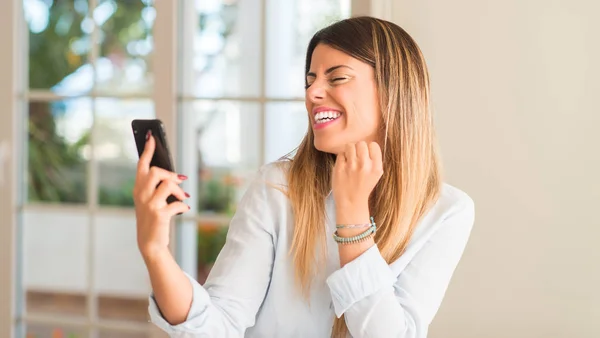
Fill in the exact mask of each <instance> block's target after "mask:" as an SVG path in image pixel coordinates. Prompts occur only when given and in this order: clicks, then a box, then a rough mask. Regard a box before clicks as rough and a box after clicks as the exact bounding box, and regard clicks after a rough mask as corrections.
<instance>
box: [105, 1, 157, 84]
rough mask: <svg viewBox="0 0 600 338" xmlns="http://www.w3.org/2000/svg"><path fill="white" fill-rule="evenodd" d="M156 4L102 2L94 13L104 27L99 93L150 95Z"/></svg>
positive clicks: (145, 2)
mask: <svg viewBox="0 0 600 338" xmlns="http://www.w3.org/2000/svg"><path fill="white" fill-rule="evenodd" d="M152 2H153V1H152V0H130V1H116V0H101V1H100V2H99V3H98V6H97V7H96V8H95V9H94V20H95V21H96V24H97V25H98V26H99V27H100V32H99V33H100V34H99V39H100V57H99V58H98V61H97V63H96V67H97V90H98V91H99V92H101V93H115V92H118V93H150V92H151V91H152V83H153V80H152V64H151V55H152V51H153V49H154V43H153V39H152V26H153V25H154V18H155V17H156V11H155V9H154V7H152Z"/></svg>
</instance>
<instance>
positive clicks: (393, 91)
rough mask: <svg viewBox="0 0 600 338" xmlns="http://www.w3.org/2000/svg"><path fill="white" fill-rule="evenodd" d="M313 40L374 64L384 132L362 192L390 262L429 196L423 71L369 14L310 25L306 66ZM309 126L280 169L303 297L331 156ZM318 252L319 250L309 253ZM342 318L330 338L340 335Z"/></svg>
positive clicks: (433, 147) (433, 155) (317, 242)
mask: <svg viewBox="0 0 600 338" xmlns="http://www.w3.org/2000/svg"><path fill="white" fill-rule="evenodd" d="M318 44H326V45H328V46H330V47H333V48H336V49H338V50H340V51H342V52H344V53H346V54H348V55H350V56H352V57H354V58H356V59H359V60H361V61H363V62H365V63H367V64H369V65H371V66H372V67H373V68H374V70H375V80H376V83H377V88H378V95H379V104H380V107H381V109H382V119H383V121H381V122H382V123H381V125H382V130H381V132H382V133H383V136H384V145H383V166H384V174H383V177H382V178H381V180H380V181H379V183H378V184H377V186H376V187H375V189H374V190H373V192H372V194H371V196H370V198H369V208H370V209H369V210H370V211H371V215H372V216H373V217H374V218H375V221H376V222H377V224H378V229H377V234H376V236H375V242H376V243H377V245H378V247H379V250H380V251H381V254H382V256H383V257H384V259H385V260H386V261H387V262H388V263H391V262H393V261H395V260H397V259H398V258H399V257H400V256H401V255H402V253H403V252H404V250H405V248H406V246H407V243H408V241H409V240H410V238H411V236H412V233H413V231H414V229H415V226H416V225H417V223H418V222H419V220H420V219H421V218H422V217H423V215H424V214H425V213H426V212H427V211H428V210H429V208H430V207H431V206H432V204H433V203H434V202H435V201H436V200H437V198H438V196H439V192H440V189H441V181H442V179H441V168H440V161H439V158H438V149H437V142H436V137H435V132H434V128H433V121H432V114H431V111H430V103H429V75H428V71H427V66H426V64H425V60H424V58H423V55H422V53H421V51H420V49H419V47H418V46H417V44H416V43H415V41H414V40H413V39H412V38H411V37H410V36H409V35H408V34H407V33H406V32H405V31H404V30H403V29H402V28H400V27H398V26H397V25H395V24H393V23H391V22H387V21H384V20H380V19H376V18H371V17H356V18H351V19H346V20H342V21H339V22H336V23H334V24H332V25H331V26H328V27H326V28H324V29H322V30H320V31H319V32H317V33H316V34H315V35H314V37H313V38H312V40H311V41H310V43H309V46H308V50H307V53H306V73H308V71H309V68H310V62H311V58H312V53H313V51H314V50H315V48H316V47H317V45H318ZM313 139H314V135H313V132H312V129H311V128H310V127H309V129H308V132H307V134H306V136H305V137H304V139H303V141H302V143H301V144H300V146H299V148H298V149H297V152H296V154H295V156H294V157H293V158H290V159H289V161H290V162H291V164H290V166H289V170H288V174H287V175H288V184H289V185H288V191H287V194H288V197H289V199H290V202H291V205H292V210H293V211H294V221H295V228H294V236H293V244H292V248H291V254H292V255H293V260H294V264H295V272H296V280H297V283H298V286H299V290H300V291H301V292H302V294H303V295H304V297H306V298H307V299H308V297H309V294H310V284H311V282H312V279H313V277H314V276H315V275H316V274H317V273H318V272H319V270H320V269H322V267H323V263H324V262H325V257H324V256H325V253H326V252H327V251H326V250H325V247H326V238H325V217H326V214H325V199H326V197H327V195H328V194H329V192H330V190H331V173H332V169H333V165H334V163H335V156H334V155H332V154H328V153H324V152H321V151H319V150H317V149H316V148H315V147H314V145H313ZM317 253H320V254H317ZM347 330H348V329H347V327H346V323H345V321H344V318H343V317H342V318H340V319H337V318H336V319H335V322H334V325H333V331H332V337H345V335H346V333H347Z"/></svg>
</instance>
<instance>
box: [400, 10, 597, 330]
mask: <svg viewBox="0 0 600 338" xmlns="http://www.w3.org/2000/svg"><path fill="white" fill-rule="evenodd" d="M393 13H394V17H393V20H394V21H395V22H396V23H398V24H399V25H400V26H402V27H403V28H405V29H406V30H407V31H408V32H409V34H411V35H412V36H413V37H414V38H415V39H416V40H417V43H419V45H420V47H421V48H422V50H423V52H424V54H425V57H426V59H427V60H428V64H429V69H430V72H431V78H432V88H433V101H434V108H435V116H436V119H437V120H436V123H437V127H438V131H439V136H440V139H441V145H442V150H443V157H444V161H445V166H446V169H447V178H448V181H449V182H450V183H452V184H454V185H456V186H458V187H460V188H462V189H463V190H465V191H467V192H468V193H469V194H470V195H471V196H472V197H473V198H474V200H475V203H476V212H477V215H476V224H475V228H474V231H473V233H472V237H471V241H470V244H469V246H468V248H467V250H466V252H465V255H464V258H463V260H462V263H461V264H460V266H459V268H458V269H457V271H456V274H455V278H454V280H453V282H452V284H451V286H450V289H449V290H448V293H447V296H446V299H445V302H444V304H443V306H442V308H441V310H440V312H439V314H438V317H437V318H436V320H435V321H434V324H433V325H432V327H431V334H430V337H433V338H435V337H443V338H454V337H456V338H471V337H473V338H482V337H490V338H506V337H511V338H519V337H523V338H525V337H526V338H535V337H540V338H541V337H552V338H557V337H564V338H584V337H585V338H588V337H589V338H593V337H595V338H597V337H600V218H599V217H598V209H599V208H600V149H599V148H600V133H599V132H598V131H597V129H598V128H599V127H600V104H599V103H598V95H599V94H600V66H599V63H598V61H599V60H600V2H598V1H592V0H589V1H583V0H581V1H566V0H563V1H552V0H529V1H523V0H505V1H495V0H457V1H442V0H420V1H409V0H394V9H393Z"/></svg>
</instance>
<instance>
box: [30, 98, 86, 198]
mask: <svg viewBox="0 0 600 338" xmlns="http://www.w3.org/2000/svg"><path fill="white" fill-rule="evenodd" d="M92 122H93V118H92V104H91V100H90V99H87V98H81V99H70V100H64V101H56V102H30V103H29V120H28V172H27V175H28V176H27V183H28V200H29V201H30V202H40V201H41V202H54V203H59V202H65V203H83V202H85V201H86V200H87V196H86V193H87V188H86V165H87V162H88V160H89V156H90V143H89V137H90V130H91V126H92Z"/></svg>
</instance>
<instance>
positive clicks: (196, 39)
mask: <svg viewBox="0 0 600 338" xmlns="http://www.w3.org/2000/svg"><path fill="white" fill-rule="evenodd" d="M181 3H182V6H186V7H185V8H184V9H183V11H182V13H183V30H182V34H183V39H182V40H183V41H189V42H191V43H184V44H183V46H182V48H183V49H182V55H181V58H182V64H183V76H182V77H183V84H182V85H183V94H184V95H187V96H190V95H194V96H198V97H239V96H258V95H260V83H261V74H260V57H261V53H262V50H261V48H260V45H261V43H260V42H261V36H260V27H261V22H262V17H261V12H262V11H261V0H244V1H228V0H196V1H191V0H190V1H182V2H181ZM192 6H193V7H192ZM190 32H193V33H190ZM187 74H192V76H188V75H187Z"/></svg>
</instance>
